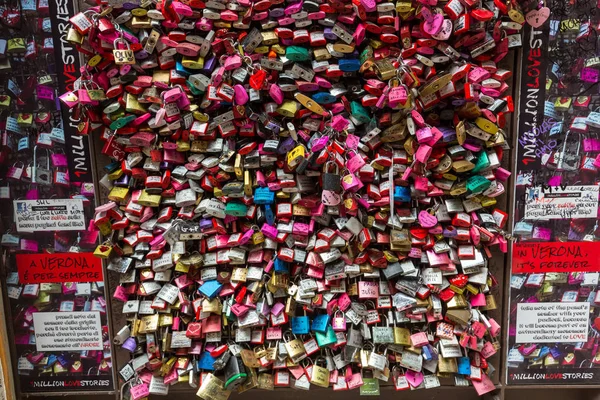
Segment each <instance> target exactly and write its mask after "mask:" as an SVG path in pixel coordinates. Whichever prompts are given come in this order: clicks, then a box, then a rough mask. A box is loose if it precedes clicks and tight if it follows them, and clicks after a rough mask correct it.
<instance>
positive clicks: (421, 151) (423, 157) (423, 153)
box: [415, 144, 432, 164]
mask: <svg viewBox="0 0 600 400" xmlns="http://www.w3.org/2000/svg"><path fill="white" fill-rule="evenodd" d="M431 151H432V148H431V146H428V145H426V144H422V145H420V146H419V148H418V149H417V152H416V153H415V159H416V160H417V161H419V162H421V163H423V164H427V160H428V159H429V156H430V155H431Z"/></svg>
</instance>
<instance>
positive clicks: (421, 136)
mask: <svg viewBox="0 0 600 400" xmlns="http://www.w3.org/2000/svg"><path fill="white" fill-rule="evenodd" d="M415 135H416V136H417V141H418V142H419V143H426V142H428V141H429V140H430V139H431V138H432V137H433V133H432V132H431V128H429V127H427V126H426V127H425V128H421V129H419V130H417V132H416V133H415ZM428 158H429V156H428ZM419 161H420V160H419Z"/></svg>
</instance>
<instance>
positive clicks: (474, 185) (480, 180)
mask: <svg viewBox="0 0 600 400" xmlns="http://www.w3.org/2000/svg"><path fill="white" fill-rule="evenodd" d="M491 184H492V182H490V181H489V180H487V179H485V178H484V177H483V176H481V175H474V176H471V177H470V178H469V179H467V190H468V191H469V192H470V193H474V194H477V193H481V192H483V191H484V190H486V189H487V188H489V187H490V185H491Z"/></svg>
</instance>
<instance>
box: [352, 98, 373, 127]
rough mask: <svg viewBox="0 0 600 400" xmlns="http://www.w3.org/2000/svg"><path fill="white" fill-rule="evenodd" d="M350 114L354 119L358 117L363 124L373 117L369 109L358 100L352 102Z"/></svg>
mask: <svg viewBox="0 0 600 400" xmlns="http://www.w3.org/2000/svg"><path fill="white" fill-rule="evenodd" d="M350 114H351V115H352V117H353V118H354V119H356V120H357V121H359V122H362V123H363V124H366V123H367V122H369V121H370V120H371V117H370V116H369V113H368V112H367V110H366V109H365V108H364V107H363V106H362V104H360V103H358V102H356V101H353V102H352V103H350Z"/></svg>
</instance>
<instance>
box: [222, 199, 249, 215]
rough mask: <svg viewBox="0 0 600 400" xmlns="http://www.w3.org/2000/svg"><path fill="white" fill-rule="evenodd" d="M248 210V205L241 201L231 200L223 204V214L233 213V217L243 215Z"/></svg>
mask: <svg viewBox="0 0 600 400" xmlns="http://www.w3.org/2000/svg"><path fill="white" fill-rule="evenodd" d="M247 212H248V207H247V206H246V205H245V204H242V203H236V202H231V203H227V206H225V214H226V215H233V216H234V217H244V216H246V213H247Z"/></svg>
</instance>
